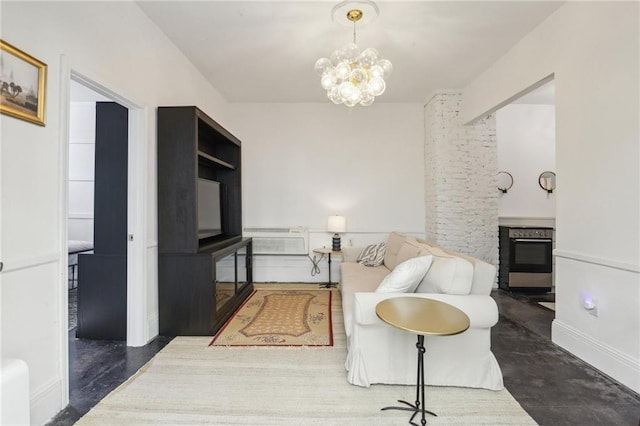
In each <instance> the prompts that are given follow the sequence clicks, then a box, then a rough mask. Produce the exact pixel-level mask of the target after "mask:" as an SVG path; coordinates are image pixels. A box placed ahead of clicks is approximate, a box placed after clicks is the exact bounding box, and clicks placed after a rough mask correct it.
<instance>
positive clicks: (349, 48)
mask: <svg viewBox="0 0 640 426" xmlns="http://www.w3.org/2000/svg"><path fill="white" fill-rule="evenodd" d="M330 58H331V59H330ZM330 58H320V59H318V61H317V62H316V65H315V70H316V72H317V73H318V74H320V85H321V86H322V88H323V89H325V90H326V91H327V97H328V98H329V99H330V100H331V101H332V102H333V103H334V104H344V105H346V106H348V107H353V106H355V105H362V106H369V105H371V104H373V101H374V100H375V97H376V96H380V95H382V94H383V93H384V91H385V89H386V87H387V85H386V83H385V78H387V77H389V75H390V74H391V72H392V71H393V65H391V62H390V61H389V60H387V59H383V58H381V57H380V54H379V53H378V51H377V50H376V49H373V48H368V49H365V50H363V51H362V52H360V49H359V48H358V46H357V45H356V44H355V43H350V44H348V45H346V46H344V47H343V48H341V49H338V50H336V51H335V52H333V53H332V54H331V57H330Z"/></svg>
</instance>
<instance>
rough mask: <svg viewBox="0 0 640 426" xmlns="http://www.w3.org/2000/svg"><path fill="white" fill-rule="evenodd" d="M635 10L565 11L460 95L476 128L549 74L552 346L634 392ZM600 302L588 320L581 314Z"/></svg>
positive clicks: (639, 290)
mask: <svg viewBox="0 0 640 426" xmlns="http://www.w3.org/2000/svg"><path fill="white" fill-rule="evenodd" d="M639 27H640V24H639V4H638V3H637V2H615V3H614V2H569V3H567V4H565V5H563V6H562V7H561V8H560V9H558V11H557V12H556V13H554V14H553V15H552V16H550V17H549V18H548V19H547V20H546V21H545V22H543V23H542V24H541V25H540V26H538V27H537V28H536V29H535V30H534V31H532V32H531V33H530V34H528V35H527V36H526V37H525V38H524V39H522V41H520V43H518V44H517V45H516V46H514V47H513V48H512V49H511V51H509V53H507V54H506V55H505V56H504V57H502V58H501V59H500V60H498V61H497V62H496V63H495V64H494V65H493V66H492V67H491V68H489V69H488V70H487V71H486V72H485V73H483V74H482V75H480V76H479V77H478V78H476V79H475V80H474V81H472V82H471V83H470V84H469V85H468V86H467V87H466V88H465V90H464V93H465V97H464V110H463V111H464V116H465V118H466V119H467V120H472V119H474V118H475V117H482V116H483V115H485V114H486V112H487V111H491V110H494V109H496V108H498V107H499V106H502V105H504V104H506V103H508V101H509V100H510V98H513V97H515V95H516V94H518V93H519V92H522V91H524V90H526V88H527V87H528V86H531V85H532V84H534V83H536V82H539V81H541V80H543V79H544V78H546V77H548V76H549V75H551V74H554V78H555V94H556V138H557V139H556V146H557V150H556V169H557V175H558V177H557V182H558V189H557V190H556V191H555V194H556V196H557V204H556V207H557V208H556V237H557V240H556V247H557V249H556V250H555V252H554V253H555V255H556V257H557V260H556V306H557V310H556V319H555V321H554V323H553V329H552V331H553V333H552V334H553V341H554V342H556V343H557V344H559V345H560V346H562V347H564V348H565V349H567V350H569V351H570V352H573V353H574V354H576V355H577V356H579V357H580V358H582V359H584V360H586V361H587V362H590V363H592V364H593V365H594V366H595V367H597V368H599V369H600V370H602V371H604V372H605V373H607V374H609V375H610V376H612V377H613V378H615V379H617V380H619V381H620V382H622V383H624V384H625V385H627V386H629V387H630V388H632V389H633V390H635V391H636V392H640V315H639V314H638V312H640V259H639V257H640V235H639V231H640V230H639V227H640V220H638V218H639V217H640V172H639V171H640V167H639V163H640V158H639V146H640V143H639V139H640V135H639V127H640V126H639V120H640V119H639V117H640V110H639V104H640V102H639V93H640V87H639V84H640V83H639V82H640V78H639V77H640V75H639V63H640V60H639V59H640V58H639V52H640V41H639V38H638V33H639V29H640V28H639ZM585 292H587V293H590V294H591V296H592V297H593V298H595V299H596V300H598V303H599V306H598V309H599V310H598V312H599V316H598V317H593V316H591V315H589V314H588V313H587V311H586V310H585V309H584V308H582V307H581V303H582V296H581V295H582V293H585Z"/></svg>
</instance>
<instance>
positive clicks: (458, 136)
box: [424, 92, 499, 265]
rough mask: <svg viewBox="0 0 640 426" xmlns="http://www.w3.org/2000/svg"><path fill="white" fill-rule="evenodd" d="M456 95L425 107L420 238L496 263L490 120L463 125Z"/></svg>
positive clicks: (459, 98) (438, 97)
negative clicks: (423, 211) (422, 225)
mask: <svg viewBox="0 0 640 426" xmlns="http://www.w3.org/2000/svg"><path fill="white" fill-rule="evenodd" d="M461 101H462V94H460V93H450V92H442V93H437V94H435V95H434V97H433V98H432V99H431V100H430V101H429V102H428V103H427V104H426V105H425V108H424V117H425V149H424V152H425V202H426V206H425V216H426V217H425V235H426V238H427V240H431V241H433V242H435V243H437V244H439V245H441V246H443V247H447V248H450V249H452V250H456V251H459V252H461V253H465V254H469V255H471V256H475V257H477V258H479V259H482V260H484V261H486V262H489V263H492V264H494V265H497V264H498V201H499V198H498V195H499V194H498V190H497V187H496V173H497V148H496V131H495V116H494V115H491V116H489V117H487V118H485V119H483V120H480V121H478V122H476V123H474V124H472V125H467V126H465V125H464V124H463V122H462V120H461V117H460V104H461Z"/></svg>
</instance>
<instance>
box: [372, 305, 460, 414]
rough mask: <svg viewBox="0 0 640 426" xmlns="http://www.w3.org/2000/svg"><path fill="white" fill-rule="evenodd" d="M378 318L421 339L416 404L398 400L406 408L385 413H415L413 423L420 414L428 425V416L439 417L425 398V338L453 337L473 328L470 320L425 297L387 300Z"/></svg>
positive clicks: (397, 408) (457, 311)
mask: <svg viewBox="0 0 640 426" xmlns="http://www.w3.org/2000/svg"><path fill="white" fill-rule="evenodd" d="M376 314H377V315H378V317H379V318H380V319H381V320H382V321H384V322H386V323H387V324H389V325H391V326H393V327H396V328H398V329H400V330H404V331H408V332H410V333H415V334H417V335H418V343H416V348H417V349H418V374H417V379H416V382H417V383H416V402H415V404H411V403H409V402H407V401H403V400H398V402H399V403H401V404H405V405H406V407H404V406H402V407H384V408H383V409H382V410H403V411H412V412H413V415H412V416H411V419H409V423H411V424H412V425H416V426H417V424H416V423H414V422H413V419H414V418H415V416H416V414H418V413H421V414H422V419H421V424H422V425H423V426H424V425H426V424H427V420H426V419H425V414H426V413H429V414H431V415H432V416H436V413H434V412H433V411H429V410H427V409H426V407H425V402H424V400H425V397H424V388H425V384H424V353H425V348H424V336H452V335H455V334H460V333H462V332H464V331H466V330H467V329H468V328H469V317H468V316H467V314H465V313H464V312H462V311H461V310H460V309H458V308H456V307H454V306H451V305H449V304H448V303H444V302H440V301H438V300H433V299H426V298H422V297H395V298H391V299H386V300H383V301H382V302H380V303H378V305H377V306H376Z"/></svg>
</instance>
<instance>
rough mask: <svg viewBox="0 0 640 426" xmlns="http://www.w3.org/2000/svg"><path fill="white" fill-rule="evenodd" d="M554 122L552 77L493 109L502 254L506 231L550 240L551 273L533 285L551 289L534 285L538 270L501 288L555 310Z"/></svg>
mask: <svg viewBox="0 0 640 426" xmlns="http://www.w3.org/2000/svg"><path fill="white" fill-rule="evenodd" d="M555 123H556V116H555V84H554V80H553V75H551V76H549V77H548V78H547V79H545V80H543V81H541V82H539V83H537V84H536V85H534V86H533V87H532V88H530V90H529V91H527V92H526V93H525V94H524V95H522V96H519V97H518V98H516V99H513V100H512V101H511V102H510V103H509V104H507V105H505V106H503V107H501V108H500V109H499V110H497V111H496V139H497V152H498V170H499V174H501V175H502V178H504V177H505V176H506V177H508V182H506V184H503V187H504V188H503V189H504V190H503V191H501V192H500V195H499V197H500V199H499V209H498V211H499V219H498V223H499V225H500V233H501V235H503V237H504V238H502V237H501V239H500V245H501V253H502V252H504V253H508V252H509V248H508V247H507V246H508V245H509V244H510V243H509V241H510V237H509V235H508V234H510V233H514V235H515V236H516V237H517V238H520V239H522V238H524V239H525V240H526V239H531V238H532V237H530V236H529V235H528V233H531V234H534V235H535V236H537V237H538V238H537V239H533V240H535V241H536V242H538V243H542V242H544V241H546V240H549V242H548V243H547V242H545V244H546V246H547V245H548V248H547V250H548V253H547V256H546V257H545V264H546V266H545V268H547V267H548V264H549V263H550V264H551V273H550V274H546V275H550V277H549V278H545V282H544V285H538V287H540V288H544V290H546V289H548V288H549V287H550V288H551V290H550V291H544V290H542V291H541V290H539V289H537V288H536V284H535V283H534V280H535V279H537V278H539V277H541V276H542V274H529V275H526V276H524V275H523V276H524V278H523V280H524V281H523V282H519V283H516V285H507V286H506V287H508V288H509V289H511V288H512V287H513V288H512V290H513V292H512V294H513V295H515V296H521V297H523V298H525V299H527V300H528V301H529V302H531V303H534V304H537V305H539V306H541V307H544V308H546V309H550V310H552V311H555V273H554V270H555V264H554V263H555V262H554V259H553V257H552V256H551V253H550V252H551V251H552V250H553V249H554V248H555V216H556V192H555V191H554V189H555V158H556V131H555ZM547 175H548V176H553V177H554V179H553V185H552V186H553V187H552V186H551V185H550V184H549V185H547V183H548V182H546V181H545V180H544V179H545V178H544V176H547ZM499 185H500V184H499ZM507 187H508V188H507ZM541 235H544V237H545V238H541V237H540V236H541ZM533 240H532V241H533ZM516 241H520V240H518V239H516ZM527 241H528V240H527ZM503 245H504V247H503ZM546 246H545V247H546ZM506 263H507V264H506V265H503V260H502V259H501V261H500V264H501V268H500V275H503V277H501V278H500V280H501V288H503V284H505V283H507V282H508V281H509V279H507V278H506V276H507V275H508V276H511V275H514V274H511V273H510V271H509V266H508V262H506ZM545 271H546V272H548V270H546V269H545ZM548 281H550V283H549V282H548Z"/></svg>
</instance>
